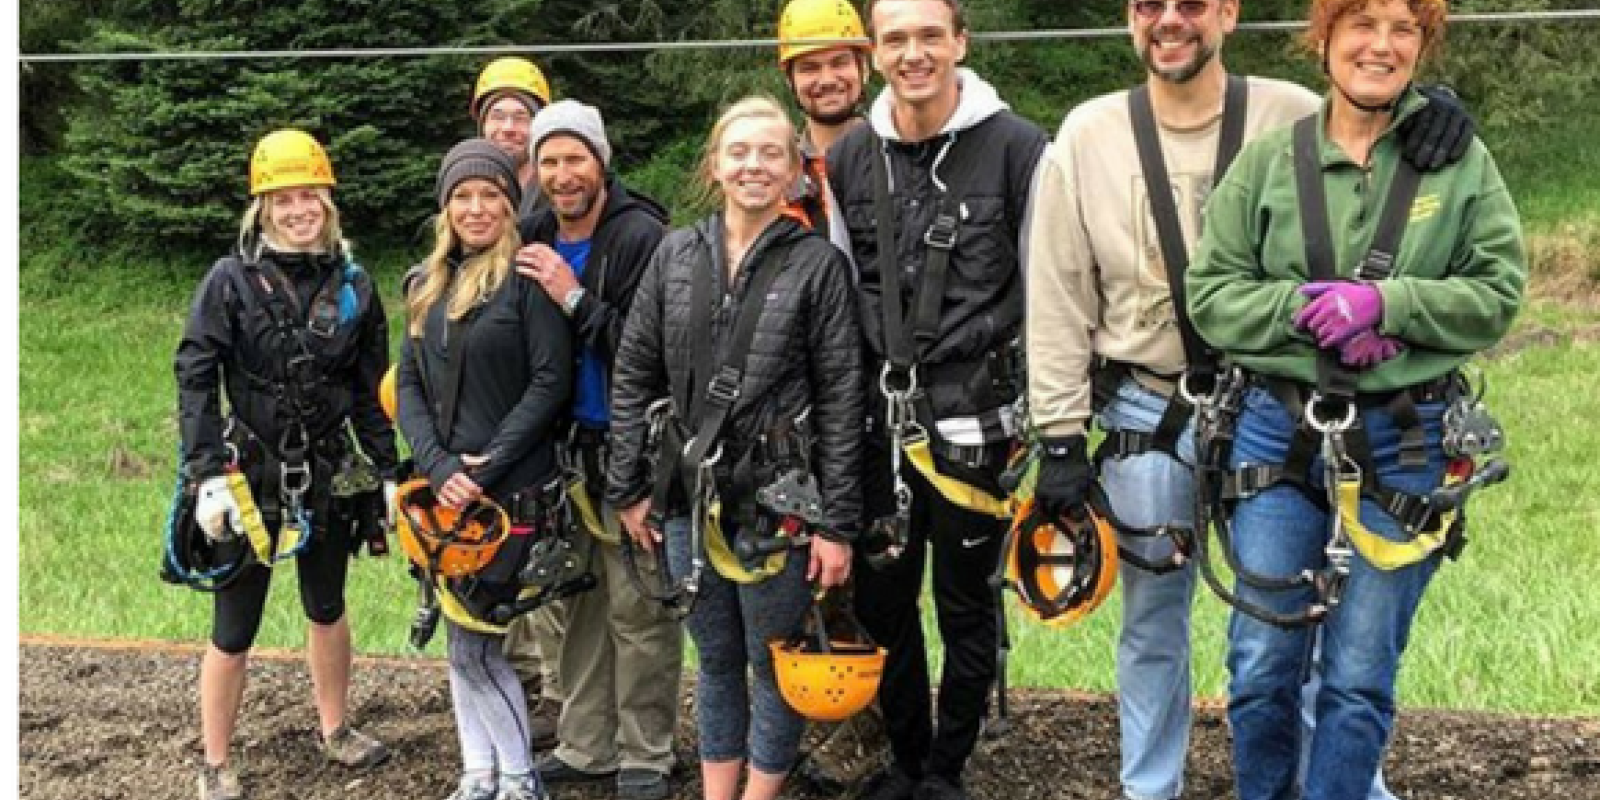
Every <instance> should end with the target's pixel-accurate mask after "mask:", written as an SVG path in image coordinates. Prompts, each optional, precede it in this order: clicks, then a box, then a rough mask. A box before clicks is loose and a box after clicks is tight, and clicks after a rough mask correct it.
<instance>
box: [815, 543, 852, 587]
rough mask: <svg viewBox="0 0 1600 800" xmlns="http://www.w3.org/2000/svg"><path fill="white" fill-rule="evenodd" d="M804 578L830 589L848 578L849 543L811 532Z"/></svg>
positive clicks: (840, 584)
mask: <svg viewBox="0 0 1600 800" xmlns="http://www.w3.org/2000/svg"><path fill="white" fill-rule="evenodd" d="M806 580H808V581H810V582H812V583H815V584H817V585H818V586H821V587H822V588H824V589H830V588H832V587H835V586H843V585H844V583H845V581H847V580H850V545H848V544H846V543H844V542H836V541H834V540H832V539H827V538H824V537H822V536H818V535H815V534H813V535H812V537H811V562H810V563H809V564H807V565H806Z"/></svg>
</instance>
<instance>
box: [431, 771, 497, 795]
mask: <svg viewBox="0 0 1600 800" xmlns="http://www.w3.org/2000/svg"><path fill="white" fill-rule="evenodd" d="M497 793H498V792H497V790H496V789H495V785H494V778H492V777H488V778H484V777H478V776H474V775H462V776H461V782H460V783H458V784H456V790H455V791H453V792H451V793H450V796H449V797H446V798H445V799H444V800H495V796H496V794H497Z"/></svg>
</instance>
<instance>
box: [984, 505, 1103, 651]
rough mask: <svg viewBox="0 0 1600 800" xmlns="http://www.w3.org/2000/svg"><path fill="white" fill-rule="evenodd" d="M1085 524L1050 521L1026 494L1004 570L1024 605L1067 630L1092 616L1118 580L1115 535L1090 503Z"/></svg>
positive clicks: (1054, 624)
mask: <svg viewBox="0 0 1600 800" xmlns="http://www.w3.org/2000/svg"><path fill="white" fill-rule="evenodd" d="M1088 513H1089V516H1088V518H1087V519H1085V520H1084V521H1082V522H1074V521H1072V520H1070V519H1067V518H1065V517H1062V518H1057V519H1050V518H1047V517H1046V516H1045V514H1044V511H1043V510H1042V509H1040V508H1039V506H1038V504H1037V503H1035V502H1034V500H1033V498H1031V497H1030V498H1028V499H1027V500H1025V501H1024V502H1023V504H1022V507H1021V508H1020V509H1019V510H1018V512H1017V516H1016V520H1015V521H1014V522H1013V523H1012V530H1011V534H1010V535H1009V536H1007V537H1006V539H1007V541H1008V542H1009V543H1010V545H1009V547H1008V551H1009V552H1007V553H1006V554H1005V558H1006V573H1007V577H1009V578H1010V582H1011V585H1012V586H1013V587H1014V588H1015V589H1016V591H1017V597H1018V598H1020V599H1021V600H1022V605H1023V607H1024V608H1026V609H1028V611H1029V612H1031V613H1032V614H1033V615H1034V616H1036V617H1038V618H1039V620H1040V621H1041V622H1043V623H1045V624H1046V625H1049V626H1051V627H1055V628H1065V627H1067V626H1069V625H1072V624H1073V623H1075V622H1077V621H1078V620H1080V619H1083V618H1084V617H1086V616H1088V615H1089V613H1090V612H1091V611H1094V610H1095V609H1096V608H1098V607H1099V606H1100V603H1101V602H1102V601H1104V600H1105V599H1106V596H1107V595H1109V594H1111V587H1112V586H1115V585H1116V583H1117V535H1116V531H1115V530H1114V529H1113V528H1112V527H1111V523H1109V522H1107V521H1106V519H1105V518H1104V517H1102V516H1101V515H1100V513H1099V512H1097V511H1095V510H1094V509H1093V508H1092V507H1091V508H1090V509H1089V510H1088Z"/></svg>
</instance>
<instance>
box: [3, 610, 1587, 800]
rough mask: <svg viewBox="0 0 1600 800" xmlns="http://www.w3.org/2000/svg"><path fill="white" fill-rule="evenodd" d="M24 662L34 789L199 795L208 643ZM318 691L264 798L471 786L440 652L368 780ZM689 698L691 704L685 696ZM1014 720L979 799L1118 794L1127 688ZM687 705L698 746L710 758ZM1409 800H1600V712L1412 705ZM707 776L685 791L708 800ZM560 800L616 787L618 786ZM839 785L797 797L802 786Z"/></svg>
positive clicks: (1404, 772) (1201, 730)
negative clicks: (326, 719) (328, 721)
mask: <svg viewBox="0 0 1600 800" xmlns="http://www.w3.org/2000/svg"><path fill="white" fill-rule="evenodd" d="M19 658H20V671H19V679H20V684H21V686H20V688H21V692H20V697H19V703H18V706H19V715H20V726H19V729H20V763H19V778H20V790H21V797H24V798H33V799H34V800H64V799H65V798H70V799H71V800H111V799H112V798H116V799H117V800H121V799H122V798H188V797H193V796H194V792H195V788H194V786H195V785H194V775H195V769H196V765H197V764H198V763H199V758H200V749H199V740H198V739H199V737H198V728H199V722H198V712H197V711H196V709H195V700H194V698H195V686H196V678H197V671H198V663H199V661H198V657H197V655H196V651H193V650H188V651H185V650H174V649H171V648H161V649H155V648H141V649H127V648H115V649H113V648H105V647H87V646H81V645H72V644H53V643H52V644H46V643H38V642H24V643H22V644H21V645H20V647H19ZM309 691H310V684H309V679H308V678H307V677H306V673H305V670H304V667H303V665H302V664H301V663H300V662H299V661H297V660H294V659H292V658H281V657H279V658H269V657H263V658H259V659H257V660H255V661H254V662H253V663H252V665H251V673H250V684H249V688H248V690H247V692H246V699H245V707H244V711H243V716H242V721H241V725H240V728H239V733H238V736H237V738H236V740H235V747H236V751H235V752H236V753H237V754H238V755H237V756H236V758H237V759H238V763H239V766H240V768H241V772H242V777H243V779H244V782H245V787H246V790H247V792H248V794H249V797H252V798H261V799H265V798H272V799H273V800H277V799H278V798H284V799H288V800H311V799H312V798H317V799H319V800H331V799H332V798H366V797H373V798H379V797H381V798H426V799H428V800H433V799H435V798H444V797H445V796H446V795H448V794H449V793H450V791H451V790H452V789H453V788H454V787H453V784H454V780H455V772H456V763H457V762H456V749H455V729H454V726H453V724H452V722H451V717H450V700H449V692H448V689H447V687H446V680H445V672H444V669H443V665H442V663H440V662H438V661H431V660H429V661H423V660H416V661H406V660H362V661H361V662H360V663H358V665H357V669H356V673H355V685H354V690H353V697H352V709H353V711H352V714H353V719H354V721H355V722H356V723H357V724H358V725H360V726H362V727H363V728H364V729H366V730H367V731H369V732H371V733H373V734H375V735H377V736H378V737H380V738H382V739H383V740H385V741H386V742H388V743H389V745H390V746H391V747H392V748H393V750H394V758H392V759H391V760H390V761H389V763H387V764H385V765H384V766H382V767H379V768H377V769H376V770H373V771H371V772H367V773H354V772H349V771H346V770H344V769H343V768H340V767H336V766H331V765H327V764H325V763H324V762H323V760H322V758H321V755H320V754H319V752H318V750H317V748H316V745H315V742H314V738H313V734H314V728H315V721H314V720H315V717H314V714H313V712H312V711H311V707H310V700H309V696H308V695H309ZM685 702H686V703H687V702H689V698H688V697H686V701H685ZM1012 707H1013V712H1012V713H1013V723H1014V725H1013V729H1012V730H1011V731H1010V733H1008V734H1007V735H1005V736H1003V737H999V738H995V739H991V740H986V741H984V742H983V744H982V745H981V746H980V749H979V751H978V753H977V754H976V755H975V756H974V758H973V761H972V763H971V766H970V768H969V781H970V785H971V788H972V790H973V795H974V796H975V797H977V798H980V800H1032V799H1033V798H1038V799H1039V800H1089V799H1090V798H1094V799H1095V800H1112V799H1113V798H1115V797H1117V785H1116V774H1117V760H1116V747H1117V737H1116V707H1115V704H1114V703H1113V702H1112V700H1111V699H1110V698H1103V697H1085V696H1081V695H1071V694H1067V693H1062V692H1046V691H1018V692H1015V693H1014V695H1013V700H1012ZM690 719H692V717H691V716H689V715H687V714H686V715H685V716H684V720H685V724H684V725H683V726H682V728H681V730H682V737H681V739H680V746H681V748H682V749H681V752H683V753H693V752H694V751H693V742H692V736H693V733H692V728H693V726H692V725H691V724H688V721H689V720H690ZM1227 748H1228V742H1227V732H1226V729H1225V726H1224V724H1223V721H1222V717H1221V712H1220V710H1219V709H1218V708H1216V707H1214V706H1209V707H1204V708H1202V709H1201V711H1200V713H1199V714H1198V715H1197V724H1196V727H1195V736H1194V742H1193V746H1192V747H1191V751H1190V757H1189V759H1190V760H1189V770H1188V781H1189V786H1188V790H1187V792H1186V795H1185V797H1186V798H1187V800H1208V799H1210V798H1227V797H1231V796H1232V793H1231V790H1230V785H1229V771H1228V749H1227ZM1387 770H1388V776H1389V782H1390V785H1391V787H1393V788H1394V789H1395V790H1396V792H1397V793H1398V794H1399V795H1400V796H1401V797H1404V798H1408V799H1409V800H1555V799H1559V800H1600V719H1592V718H1591V719H1530V718H1522V717H1512V716H1501V715H1488V714H1473V713H1458V712H1442V711H1424V710H1413V709H1407V710H1405V711H1404V712H1403V713H1402V715H1401V718H1400V724H1399V729H1398V731H1397V732H1396V735H1395V741H1394V745H1393V747H1392V749H1391V752H1390V756H1389V761H1388V765H1387ZM692 772H693V770H689V771H688V773H686V774H684V775H682V776H681V779H680V780H678V781H676V785H677V786H678V789H679V791H678V797H682V798H692V797H697V796H698V794H697V790H698V785H697V784H696V782H694V780H693V776H692ZM596 786H597V787H598V788H592V789H589V790H573V789H560V790H558V792H557V795H556V797H557V798H560V799H561V800H570V799H572V798H583V800H588V799H589V798H604V797H613V796H614V793H613V792H611V791H609V784H597V785H596ZM787 796H791V797H796V798H817V797H822V796H824V795H820V794H816V793H810V792H807V791H805V790H802V789H796V790H794V791H793V792H792V793H791V794H789V795H787Z"/></svg>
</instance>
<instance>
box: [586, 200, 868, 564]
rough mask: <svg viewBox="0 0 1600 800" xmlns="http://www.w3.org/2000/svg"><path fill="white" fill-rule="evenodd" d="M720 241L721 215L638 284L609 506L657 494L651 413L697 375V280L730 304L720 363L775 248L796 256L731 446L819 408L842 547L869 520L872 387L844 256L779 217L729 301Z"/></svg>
mask: <svg viewBox="0 0 1600 800" xmlns="http://www.w3.org/2000/svg"><path fill="white" fill-rule="evenodd" d="M722 231H723V225H722V216H721V215H720V214H714V215H712V216H711V217H708V218H706V219H704V220H701V221H700V222H699V223H697V224H696V225H694V226H693V227H691V228H682V229H678V230H675V231H673V232H672V233H670V234H668V235H667V238H666V239H665V240H664V241H663V242H662V243H661V247H660V248H659V249H657V250H656V254H655V256H654V257H653V258H652V259H651V260H650V266H649V267H647V268H646V270H645V274H644V278H643V279H642V280H641V281H640V283H639V291H638V293H637V294H636V295H635V296H634V301H633V310H632V312H631V313H630V314H629V316H628V323H627V326H626V327H625V328H624V331H623V335H622V346H621V349H620V350H618V352H617V361H616V367H615V371H614V372H613V376H612V380H613V388H612V395H611V412H612V451H611V464H610V470H609V480H608V489H607V493H606V495H607V500H609V501H610V502H612V503H613V504H615V505H617V506H618V507H624V506H628V505H632V504H633V503H634V502H636V501H638V500H639V499H640V498H643V497H644V496H645V495H646V494H648V493H649V491H650V488H651V476H650V475H648V474H647V473H646V469H645V462H644V459H643V456H644V453H643V449H644V439H645V428H646V419H645V411H646V409H647V408H648V407H649V405H650V404H651V402H653V401H654V400H656V399H658V398H661V397H665V396H667V395H668V394H669V393H671V391H672V388H671V387H672V386H673V384H674V381H675V380H676V379H678V378H679V377H680V376H682V375H684V374H686V373H688V372H690V371H691V366H692V362H693V357H692V350H693V344H692V342H693V340H694V331H693V330H691V327H692V325H691V322H690V317H691V313H690V309H691V306H692V303H691V292H692V288H691V287H692V285H693V276H694V274H695V272H696V271H697V270H709V271H710V272H711V273H712V275H713V281H714V285H715V286H716V288H717V291H718V292H719V293H721V294H723V295H724V301H723V303H722V305H721V308H720V310H719V311H718V313H716V314H715V315H714V317H713V319H712V331H713V333H712V347H713V349H714V351H715V352H716V353H717V363H720V362H721V358H722V350H723V348H724V347H726V346H727V340H728V339H729V338H730V336H731V334H732V328H733V326H734V324H735V320H736V319H737V317H738V308H739V307H740V304H741V303H742V302H743V301H744V300H745V297H744V293H745V290H746V287H747V286H748V284H749V280H750V275H751V272H752V270H753V269H771V268H773V267H774V266H775V265H774V264H772V263H771V259H770V258H768V256H769V255H770V254H771V252H772V251H773V249H774V248H781V247H787V248H788V256H787V258H786V259H785V260H784V263H783V264H782V265H781V269H782V270H783V272H782V273H781V274H779V275H778V276H776V278H775V280H774V282H773V284H772V287H771V288H770V289H769V290H768V293H767V299H766V301H765V306H764V307H763V309H762V312H761V317H760V322H759V323H758V324H757V328H756V334H755V338H754V341H753V342H752V344H751V346H750V354H749V357H748V359H747V361H746V362H745V363H746V366H745V371H744V378H743V382H742V384H741V386H740V393H739V397H738V399H737V400H736V401H735V402H734V405H733V408H732V411H731V412H730V414H729V416H728V421H727V423H726V424H725V425H724V427H723V434H722V438H723V441H724V443H725V445H726V447H728V448H730V450H729V451H730V452H739V451H740V450H742V449H744V446H746V445H748V443H749V442H751V441H753V440H754V439H755V437H756V436H757V435H758V434H760V433H762V432H765V431H768V430H770V429H771V428H772V427H773V425H774V424H775V423H776V422H777V421H778V420H780V419H782V418H783V416H784V415H789V416H793V415H794V414H796V413H798V412H799V411H800V410H801V409H802V408H804V407H805V406H806V405H807V404H809V405H810V406H811V424H812V428H813V430H814V431H815V433H816V444H815V445H814V449H813V452H812V464H813V468H814V469H815V470H816V472H817V479H818V481H819V483H820V485H821V490H822V499H823V506H824V514H825V517H826V520H827V522H826V524H827V527H828V528H829V529H830V531H831V532H833V533H835V534H837V535H839V536H841V537H845V538H849V537H853V536H854V535H855V532H856V530H857V529H858V528H859V526H860V518H861V489H860V466H861V431H862V424H863V415H864V412H865V409H864V402H865V401H864V397H865V391H864V386H865V384H864V382H863V376H862V372H861V334H860V328H859V325H858V322H857V319H856V304H855V300H854V295H853V290H852V288H851V285H850V276H849V273H848V267H847V265H846V262H845V260H844V257H843V255H842V254H840V253H839V251H838V250H836V249H834V247H833V246H832V245H830V244H828V242H827V241H826V240H824V239H822V238H821V237H819V236H817V235H815V234H813V233H811V232H810V231H808V230H806V229H805V228H804V227H802V226H801V225H800V224H799V223H797V222H795V221H794V220H793V219H790V218H787V217H781V218H779V219H778V220H777V221H775V222H773V223H772V224H771V225H770V226H768V227H767V229H766V230H765V231H762V233H761V235H760V236H759V237H758V238H757V239H756V241H755V243H754V244H752V245H751V246H750V250H749V252H748V253H747V254H746V255H745V259H744V263H743V264H741V265H740V267H739V271H738V273H737V276H736V278H735V281H734V285H733V288H732V292H731V297H730V296H728V294H729V291H728V287H727V286H726V282H725V281H724V278H723V276H724V275H725V274H726V268H725V265H724V255H723V254H724V252H725V248H724V245H723V232H722ZM698 366H699V368H698V369H694V370H692V371H693V372H694V374H695V375H697V376H698V375H703V376H705V377H706V379H708V380H709V377H710V375H711V374H712V372H713V371H714V367H709V366H706V365H698ZM697 383H699V384H700V385H699V387H697V388H698V390H699V391H704V387H705V381H701V380H699V379H698V378H697ZM678 407H680V408H681V407H682V403H681V398H680V399H679V403H678Z"/></svg>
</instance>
